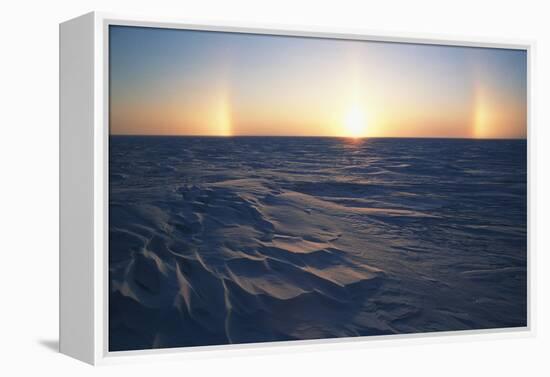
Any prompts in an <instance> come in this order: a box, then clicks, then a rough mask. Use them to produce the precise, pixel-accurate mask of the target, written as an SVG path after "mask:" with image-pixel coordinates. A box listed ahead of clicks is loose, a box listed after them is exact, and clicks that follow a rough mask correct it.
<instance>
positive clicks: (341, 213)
mask: <svg viewBox="0 0 550 377" xmlns="http://www.w3.org/2000/svg"><path fill="white" fill-rule="evenodd" d="M109 200H110V207H109V232H110V235H109V281H110V284H109V289H110V295H109V347H110V350H111V351H117V350H130V349H148V348H159V347H182V346H200V345H215V344H228V343H248V342H265V341H279V340H293V339H315V338H331V337H348V336H359V335H378V334H396V333H416V332H429V331H448V330H465V329H485V328H495V327H516V326H525V325H526V320H527V319H526V302H527V283H526V260H527V250H526V249H527V239H526V202H527V198H526V143H525V141H519V140H515V141H504V140H502V141H496V140H494V141H475V140H439V139H370V140H356V141H353V140H346V139H338V138H334V139H333V138H274V137H269V138H267V137H266V138H262V137H233V138H209V137H129V136H125V137H122V136H112V137H111V138H110V199H109Z"/></svg>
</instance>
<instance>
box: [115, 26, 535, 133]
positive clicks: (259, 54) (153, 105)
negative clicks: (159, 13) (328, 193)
mask: <svg viewBox="0 0 550 377" xmlns="http://www.w3.org/2000/svg"><path fill="white" fill-rule="evenodd" d="M109 80H110V97H109V123H110V130H111V134H123V135H209V136H239V135H260V136H340V137H354V138H357V137H459V138H525V137H526V134H527V56H526V52H525V51H524V50H512V49H490V48H474V47H455V46H442V45H423V44H408V43H389V42H373V41H358V40H341V39H340V40H339V39H327V38H306V37H292V36H275V35H259V34H244V33H225V32H212V31H193V30H178V29H164V28H162V29H161V28H144V27H133V26H110V35H109Z"/></svg>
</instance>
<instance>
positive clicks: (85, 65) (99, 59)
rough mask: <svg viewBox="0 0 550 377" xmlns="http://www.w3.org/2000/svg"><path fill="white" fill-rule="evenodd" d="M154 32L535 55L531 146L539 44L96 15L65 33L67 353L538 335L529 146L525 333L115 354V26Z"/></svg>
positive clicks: (91, 359)
mask: <svg viewBox="0 0 550 377" xmlns="http://www.w3.org/2000/svg"><path fill="white" fill-rule="evenodd" d="M109 25H129V26H148V27H159V28H176V29H191V30H210V31H224V32H250V33H256V34H270V35H292V36H309V37H311V36H314V37H326V38H336V39H354V40H369V41H386V42H407V43H419V44H438V45H452V46H473V47H488V48H514V49H522V50H525V51H526V52H527V63H528V64H527V66H528V76H527V82H528V86H527V91H528V111H527V113H528V119H527V129H528V140H529V139H531V140H532V137H533V125H532V124H531V114H532V101H531V95H532V94H531V93H532V85H531V83H532V80H533V78H532V77H531V72H533V70H532V64H533V63H532V56H533V51H534V43H533V42H531V41H510V40H502V41H494V40H492V39H491V40H487V39H483V38H476V39H471V38H468V39H467V40H465V39H462V38H460V37H458V38H454V37H443V38H439V37H435V38H434V37H433V36H425V35H413V34H406V35H397V34H392V35H390V34H385V33H365V32H364V31H362V30H342V29H338V30H327V29H325V28H322V29H320V28H314V27H300V28H293V27H288V26H272V25H241V24H237V23H223V24H217V23H200V24H195V23H193V22H186V21H178V20H170V19H161V18H149V17H132V16H127V15H118V14H108V13H98V12H92V13H88V14H85V15H83V16H80V17H77V18H74V19H71V20H69V21H66V22H64V23H62V24H60V326H59V327H60V335H59V336H60V352H62V353H64V354H67V355H69V356H72V357H74V358H76V359H79V360H82V361H84V362H87V363H90V364H106V363H117V362H126V361H135V360H136V359H139V360H146V359H160V358H178V359H181V358H182V357H203V356H208V357H211V356H220V355H225V354H227V353H231V354H235V353H247V354H249V353H251V352H254V353H270V352H295V351H296V350H310V349H321V348H327V347H332V348H335V347H336V348H346V347H367V346H376V345H378V344H380V343H386V342H407V341H408V342H417V343H418V342H426V341H428V342H434V341H438V342H439V341H459V340H460V339H477V338H487V337H492V338H502V337H516V336H532V335H533V334H534V323H533V321H534V318H533V314H532V313H533V305H534V303H533V297H534V294H533V289H534V286H533V281H534V276H533V274H534V269H533V268H532V266H533V263H534V253H533V251H532V250H531V249H532V242H531V241H530V240H531V233H532V232H531V229H532V219H533V213H532V207H531V197H532V194H531V192H532V191H531V190H532V185H531V184H530V182H531V172H532V168H531V162H532V159H533V155H534V154H533V150H532V145H531V143H528V188H529V190H528V191H529V195H528V224H529V227H528V255H527V261H528V289H527V292H528V297H527V303H528V309H527V317H528V319H527V324H528V325H527V326H526V327H524V328H515V329H496V330H468V331H461V332H438V333H428V334H413V335H383V336H369V337H354V338H338V339H324V340H303V341H291V342H276V343H262V344H249V345H248V344H247V345H223V346H201V347H191V348H171V349H159V350H143V351H119V352H109V351H108V346H107V340H108V336H107V335H108V334H107V331H108V307H107V306H108V258H107V255H108V216H107V214H108V192H109V191H108V147H109V132H108V113H109V109H108V82H109V81H108V80H109V78H108V69H107V68H108V27H109Z"/></svg>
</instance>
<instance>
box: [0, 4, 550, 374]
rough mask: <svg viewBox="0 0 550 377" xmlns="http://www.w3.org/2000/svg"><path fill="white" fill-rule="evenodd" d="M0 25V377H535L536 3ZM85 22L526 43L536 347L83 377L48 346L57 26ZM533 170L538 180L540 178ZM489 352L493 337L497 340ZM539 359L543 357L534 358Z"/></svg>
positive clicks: (385, 352) (5, 7) (203, 363)
mask: <svg viewBox="0 0 550 377" xmlns="http://www.w3.org/2000/svg"><path fill="white" fill-rule="evenodd" d="M1 8H2V9H1V10H2V12H1V13H0V15H1V18H2V19H1V21H0V28H1V33H0V38H1V45H0V46H1V50H0V51H1V57H0V64H1V69H0V75H1V80H0V88H1V95H2V98H1V101H0V103H1V107H0V121H1V123H0V127H1V133H0V164H1V165H0V169H1V170H0V172H1V176H2V181H1V185H0V192H1V195H0V198H1V199H0V200H1V202H0V211H1V212H0V213H1V215H0V219H1V220H0V221H1V222H2V223H1V224H0V229H1V232H0V235H1V242H0V245H1V246H0V293H1V296H0V302H1V307H0V355H1V356H0V375H3V376H11V375H20V374H23V373H25V374H27V373H29V374H28V375H37V374H41V373H46V374H53V373H56V374H61V375H65V374H66V375H74V376H77V375H78V376H86V375H92V374H102V375H116V376H121V375H129V376H141V375H157V376H171V375H176V374H178V375H186V376H204V375H238V376H248V375H251V376H252V375H254V376H258V375H266V376H281V375H283V376H285V375H286V376H289V377H290V376H299V375H306V374H307V375H326V376H335V375H336V376H350V375H351V376H353V375H397V374H399V375H422V376H430V375H434V376H436V375H437V376H440V375H445V376H468V375H495V376H498V375H502V376H520V375H543V374H546V375H549V374H548V373H549V372H550V366H549V360H548V359H549V357H550V333H549V331H550V330H549V326H548V321H547V320H546V319H548V318H549V316H550V313H549V308H548V304H549V302H548V301H549V300H548V299H549V297H548V296H549V294H548V289H547V287H549V286H550V281H549V278H548V276H549V275H550V271H549V267H550V266H549V264H548V260H549V258H548V246H549V245H548V238H547V237H545V233H548V232H549V231H550V229H549V224H550V220H548V217H547V214H548V213H550V208H549V206H548V196H549V194H548V193H550V187H549V181H548V173H547V171H548V170H550V168H548V164H547V163H550V158H549V153H548V150H549V149H550V145H548V143H549V142H550V140H549V138H548V134H549V131H548V127H549V126H550V119H549V111H548V108H549V105H550V92H549V85H548V84H549V83H550V82H549V74H550V72H549V68H550V27H549V26H548V25H549V24H550V9H548V6H545V2H544V1H540V2H536V1H525V0H524V1H504V0H500V1H483V2H482V1H479V0H477V1H475V0H474V1H468V0H462V1H452V2H451V1H449V2H445V1H437V0H434V1H422V0H414V1H411V0H409V1H407V0H403V1H391V0H381V1H376V2H368V1H346V0H338V1H335V0H331V1H324V2H323V1H321V0H317V1H297V0H294V1H293V0H288V1H286V0H270V1H259V0H256V1H254V0H250V1H245V0H232V1H231V0H230V1H208V0H203V1H185V0H175V1H169V0H150V1H143V0H125V1H113V0H111V1H107V0H97V1H74V0H73V1H69V0H66V1H62V0H57V1H56V0H51V1H38V0H37V1H26V0H20V1H17V2H16V1H13V2H11V3H10V2H7V1H4V2H3V3H2V5H1ZM91 10H103V11H115V12H121V13H133V14H137V15H146V16H147V15H156V16H166V17H175V18H185V19H191V20H196V21H197V22H200V21H201V20H202V21H220V22H222V21H223V20H230V21H241V22H245V23H246V22H253V23H255V24H257V23H260V24H261V23H262V22H265V23H269V24H282V25H295V26H297V28H299V26H300V25H310V26H326V27H329V28H338V27H344V28H359V29H363V30H364V32H365V34H368V32H369V31H375V32H388V33H392V32H397V33H402V32H405V33H406V32H414V33H428V34H434V36H436V37H437V36H440V37H445V36H446V35H448V36H452V37H463V38H464V39H467V38H468V37H489V38H491V37H493V38H498V39H501V38H504V39H506V38H512V39H516V38H520V39H527V40H535V41H536V43H537V46H536V47H537V48H536V51H535V63H536V67H535V70H534V72H533V74H534V76H533V77H534V80H533V84H534V86H535V88H534V96H533V104H534V110H535V111H534V113H533V118H532V120H533V123H532V125H533V126H534V133H533V136H534V137H533V138H532V139H531V140H530V147H531V148H534V149H535V155H534V163H535V164H534V165H533V167H534V169H533V171H532V176H531V179H532V184H535V186H536V187H535V190H536V192H535V195H534V196H532V197H531V199H532V204H533V209H534V210H535V211H536V214H535V219H534V220H535V223H532V224H530V226H531V231H532V232H533V233H532V235H533V236H534V237H533V239H532V240H533V247H534V248H533V251H534V254H535V255H534V256H535V257H536V260H535V261H534V262H535V263H534V264H533V267H534V270H533V272H534V273H536V282H535V284H536V291H535V296H534V297H533V298H534V299H535V305H536V306H535V314H536V319H537V322H536V335H535V336H534V337H528V338H517V337H515V338H510V337H504V339H498V340H495V339H494V338H491V339H487V338H485V339H484V340H475V341H472V340H471V339H465V338H461V337H458V338H454V340H452V341H445V342H441V341H440V340H437V339H433V338H431V339H428V340H424V341H420V342H418V341H409V340H406V341H399V342H397V343H395V342H394V343H391V344H390V345H387V344H386V343H385V342H384V344H379V345H376V343H374V346H373V344H372V343H371V344H370V345H368V346H360V347H358V346H357V345H354V346H353V347H337V349H335V348H334V347H322V348H321V350H316V351H307V352H306V351H299V350H296V349H294V351H292V352H291V353H288V352H287V353H284V354H280V353H275V354H269V355H257V354H256V355H252V356H239V357H235V356H230V357H224V358H221V359H220V358H217V359H207V360H204V359H198V360H196V359H195V360H186V361H183V362H170V363H166V362H162V363H159V362H156V363H148V364H140V365H124V366H110V367H100V368H95V369H94V368H92V367H90V366H87V365H85V364H83V363H80V362H78V361H75V360H72V359H70V358H68V357H66V356H63V355H60V354H57V353H55V352H54V351H53V349H54V348H55V347H57V332H58V323H57V321H58V229H59V228H58V23H59V22H62V21H64V20H66V19H69V18H72V17H75V16H78V15H80V14H82V13H85V12H88V11H91ZM545 170H546V171H545ZM500 338H502V337H500ZM545 348H546V349H545Z"/></svg>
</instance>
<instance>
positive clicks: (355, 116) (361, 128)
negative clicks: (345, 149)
mask: <svg viewBox="0 0 550 377" xmlns="http://www.w3.org/2000/svg"><path fill="white" fill-rule="evenodd" d="M367 126H368V121H367V115H366V113H365V111H364V110H363V109H362V108H361V107H360V106H358V105H353V106H351V107H350V108H349V109H348V111H347V112H346V116H345V118H344V127H345V135H346V136H348V137H353V138H360V137H364V136H366V133H367Z"/></svg>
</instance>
